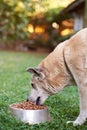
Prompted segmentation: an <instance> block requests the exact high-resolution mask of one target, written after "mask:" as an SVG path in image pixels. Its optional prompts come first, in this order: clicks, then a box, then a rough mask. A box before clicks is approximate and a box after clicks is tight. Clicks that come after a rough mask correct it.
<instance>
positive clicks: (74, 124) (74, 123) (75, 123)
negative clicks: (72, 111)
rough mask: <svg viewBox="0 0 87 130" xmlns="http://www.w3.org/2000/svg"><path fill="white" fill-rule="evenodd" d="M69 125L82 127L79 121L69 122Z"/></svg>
mask: <svg viewBox="0 0 87 130" xmlns="http://www.w3.org/2000/svg"><path fill="white" fill-rule="evenodd" d="M66 123H67V124H73V126H78V125H81V123H79V122H77V121H67V122H66Z"/></svg>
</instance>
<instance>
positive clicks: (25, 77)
mask: <svg viewBox="0 0 87 130" xmlns="http://www.w3.org/2000/svg"><path fill="white" fill-rule="evenodd" d="M45 56H46V55H44V54H35V53H33V54H32V53H22V52H17V53H15V52H0V130H87V122H86V123H85V124H84V125H83V126H78V127H75V128H74V127H73V126H72V124H66V122H67V121H68V120H75V118H76V117H77V115H78V114H79V98H78V91H77V87H75V86H71V87H67V88H65V89H64V90H63V91H61V92H60V93H59V94H56V95H54V96H52V97H49V98H48V99H47V101H46V102H45V104H46V105H47V106H48V107H49V111H50V114H51V117H52V120H51V122H46V123H42V124H39V125H28V124H25V123H23V122H21V121H20V120H17V119H16V118H15V117H13V116H12V115H10V114H9V111H8V107H9V105H10V104H12V103H14V102H21V101H23V100H25V99H26V98H27V96H28V93H29V90H30V85H29V81H30V79H31V75H30V74H28V73H27V72H26V68H27V67H31V66H37V65H38V63H39V62H40V61H41V60H42V59H43V58H44V57H45Z"/></svg>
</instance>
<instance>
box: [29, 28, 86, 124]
mask: <svg viewBox="0 0 87 130" xmlns="http://www.w3.org/2000/svg"><path fill="white" fill-rule="evenodd" d="M27 71H29V72H31V73H32V74H33V77H32V82H31V85H32V90H31V92H30V96H29V98H28V99H29V100H32V101H34V102H36V104H43V103H44V101H45V100H46V99H47V97H48V96H50V95H53V94H56V93H58V92H59V91H60V90H62V89H63V88H64V87H65V86H67V85H69V84H71V83H72V81H73V79H74V80H75V82H76V84H77V86H78V90H79V95H80V114H79V116H78V117H77V119H76V120H75V121H73V125H74V126H76V125H82V124H83V123H84V122H85V120H86V118H87V28H85V29H82V30H81V31H79V32H78V33H77V34H76V35H74V36H73V37H71V38H70V39H69V40H66V41H65V42H63V43H61V44H59V45H58V46H57V47H56V48H55V50H54V51H53V52H52V53H50V54H49V55H48V56H47V57H46V58H45V59H44V60H43V61H42V62H41V63H40V64H39V65H38V67H37V68H29V69H27Z"/></svg>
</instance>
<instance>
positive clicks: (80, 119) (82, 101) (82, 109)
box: [67, 85, 87, 126]
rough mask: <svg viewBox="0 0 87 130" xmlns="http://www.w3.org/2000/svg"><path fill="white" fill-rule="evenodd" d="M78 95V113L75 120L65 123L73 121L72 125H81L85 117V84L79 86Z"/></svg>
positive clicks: (86, 116) (86, 92)
mask: <svg viewBox="0 0 87 130" xmlns="http://www.w3.org/2000/svg"><path fill="white" fill-rule="evenodd" d="M79 96H80V114H79V116H78V117H77V119H76V120H75V121H68V122H67V123H73V126H77V125H82V124H83V123H84V122H85V121H86V118H87V86H85V85H84V86H83V87H81V86H80V88H79Z"/></svg>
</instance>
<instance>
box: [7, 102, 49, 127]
mask: <svg viewBox="0 0 87 130" xmlns="http://www.w3.org/2000/svg"><path fill="white" fill-rule="evenodd" d="M9 111H10V113H11V114H12V115H14V116H15V117H17V118H18V119H20V120H21V121H23V122H25V123H29V124H39V123H43V122H46V121H50V120H51V117H50V113H49V110H48V107H45V108H44V109H41V110H24V109H21V108H20V109H19V108H14V107H13V104H11V105H10V106H9Z"/></svg>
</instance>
